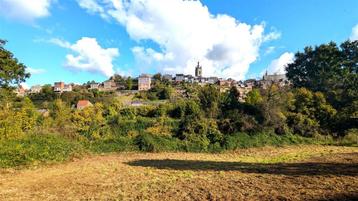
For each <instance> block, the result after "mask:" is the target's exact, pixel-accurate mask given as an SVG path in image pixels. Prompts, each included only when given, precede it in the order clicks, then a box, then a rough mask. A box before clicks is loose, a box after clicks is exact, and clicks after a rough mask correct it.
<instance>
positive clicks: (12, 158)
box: [0, 135, 84, 168]
mask: <svg viewBox="0 0 358 201" xmlns="http://www.w3.org/2000/svg"><path fill="white" fill-rule="evenodd" d="M0 147H1V149H0V167H2V168H8V167H15V166H28V165H33V164H38V163H47V162H62V161H66V160H68V159H70V158H72V157H76V156H80V155H81V154H82V153H83V151H84V150H83V148H82V146H80V144H78V143H74V142H70V141H68V140H66V139H64V138H62V137H60V136H56V135H44V136H40V135H29V136H26V137H25V138H22V139H13V140H6V141H1V142H0Z"/></svg>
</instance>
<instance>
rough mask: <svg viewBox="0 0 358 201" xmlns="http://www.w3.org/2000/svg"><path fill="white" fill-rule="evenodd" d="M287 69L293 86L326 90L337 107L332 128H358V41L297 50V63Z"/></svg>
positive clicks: (325, 93) (329, 100) (326, 95)
mask: <svg viewBox="0 0 358 201" xmlns="http://www.w3.org/2000/svg"><path fill="white" fill-rule="evenodd" d="M286 70H287V77H288V79H289V80H290V81H291V82H292V84H293V86H294V87H297V88H299V87H305V88H307V89H309V90H312V91H314V92H317V91H320V92H323V94H324V96H325V97H326V98H327V100H328V102H329V103H330V104H331V105H332V106H333V107H334V108H335V109H336V110H337V112H338V114H337V115H336V117H337V118H336V119H335V120H334V121H333V122H331V125H334V126H333V127H332V129H333V131H336V132H338V133H341V134H344V133H345V132H344V131H345V130H348V129H351V128H357V125H358V118H356V115H355V111H356V102H357V101H358V74H357V71H358V41H346V42H343V43H342V44H341V45H340V46H339V47H338V46H337V45H336V44H335V43H333V42H331V43H329V44H323V45H320V46H317V47H314V48H312V47H306V48H305V49H304V52H298V53H296V55H295V62H293V63H292V64H289V65H288V66H287V68H286Z"/></svg>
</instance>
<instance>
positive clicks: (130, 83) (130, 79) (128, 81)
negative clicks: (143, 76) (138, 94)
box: [126, 77, 133, 90]
mask: <svg viewBox="0 0 358 201" xmlns="http://www.w3.org/2000/svg"><path fill="white" fill-rule="evenodd" d="M126 85H127V89H128V90H132V88H133V80H132V78H131V77H128V78H127V81H126Z"/></svg>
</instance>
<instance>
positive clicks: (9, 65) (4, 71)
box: [0, 40, 30, 88]
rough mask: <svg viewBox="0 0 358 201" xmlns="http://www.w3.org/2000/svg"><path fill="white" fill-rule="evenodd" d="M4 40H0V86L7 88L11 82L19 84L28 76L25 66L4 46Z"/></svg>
mask: <svg viewBox="0 0 358 201" xmlns="http://www.w3.org/2000/svg"><path fill="white" fill-rule="evenodd" d="M5 44H6V41H5V40H0V87H1V88H9V87H11V86H12V85H13V84H20V83H21V82H24V81H25V79H26V78H29V77H30V74H29V73H26V66H25V65H24V64H23V63H20V62H19V61H18V60H17V59H16V58H14V55H13V54H12V53H11V52H10V51H8V50H6V49H5V48H4V46H5Z"/></svg>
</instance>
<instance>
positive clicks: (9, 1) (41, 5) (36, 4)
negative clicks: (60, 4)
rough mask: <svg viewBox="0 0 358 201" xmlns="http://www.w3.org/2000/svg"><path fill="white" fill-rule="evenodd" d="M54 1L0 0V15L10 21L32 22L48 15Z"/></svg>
mask: <svg viewBox="0 0 358 201" xmlns="http://www.w3.org/2000/svg"><path fill="white" fill-rule="evenodd" d="M54 1H55V0H36V1H30V0H0V15H3V16H5V17H7V18H10V19H15V20H20V21H26V22H32V21H33V20H34V19H36V18H41V17H46V16H48V15H50V12H49V9H50V6H51V3H52V2H54Z"/></svg>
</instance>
